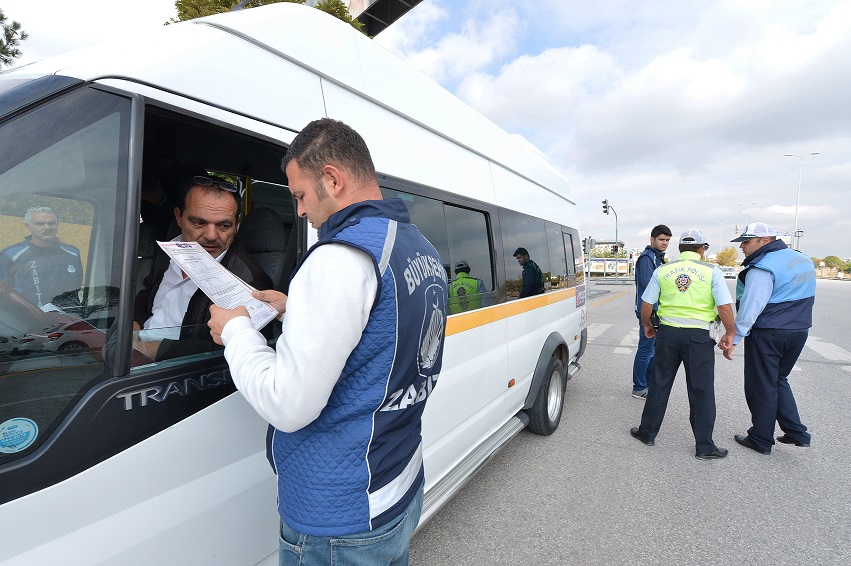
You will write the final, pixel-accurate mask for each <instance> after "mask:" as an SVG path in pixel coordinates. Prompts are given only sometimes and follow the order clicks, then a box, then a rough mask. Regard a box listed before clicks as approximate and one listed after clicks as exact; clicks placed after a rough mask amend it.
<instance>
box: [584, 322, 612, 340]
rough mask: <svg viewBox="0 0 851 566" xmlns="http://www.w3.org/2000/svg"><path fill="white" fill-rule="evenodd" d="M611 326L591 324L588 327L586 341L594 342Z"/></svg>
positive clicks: (597, 323)
mask: <svg viewBox="0 0 851 566" xmlns="http://www.w3.org/2000/svg"><path fill="white" fill-rule="evenodd" d="M611 326H612V325H611V324H603V323H602V322H592V323H591V324H589V325H588V341H589V342H590V341H591V340H594V339H595V338H597V337H598V336H599V335H600V334H602V333H603V332H605V331H606V330H608V329H609V328H611Z"/></svg>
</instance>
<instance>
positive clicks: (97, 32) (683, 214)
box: [2, 0, 851, 259]
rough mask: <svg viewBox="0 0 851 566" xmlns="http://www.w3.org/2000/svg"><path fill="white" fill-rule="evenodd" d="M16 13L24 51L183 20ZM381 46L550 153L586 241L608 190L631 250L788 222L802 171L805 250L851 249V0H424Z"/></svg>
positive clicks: (603, 230)
mask: <svg viewBox="0 0 851 566" xmlns="http://www.w3.org/2000/svg"><path fill="white" fill-rule="evenodd" d="M2 8H3V10H4V12H5V14H6V16H7V17H8V18H9V19H12V20H17V21H19V22H20V23H21V24H22V26H23V28H24V30H26V31H27V32H28V33H29V34H30V39H28V40H27V41H26V42H24V43H23V44H22V50H23V51H24V58H23V59H21V63H25V62H27V61H32V60H36V59H40V58H43V57H46V56H50V55H53V54H56V53H59V52H62V51H66V50H68V49H72V48H75V47H80V46H83V45H87V44H89V43H93V42H96V41H98V40H100V39H103V38H106V37H108V36H110V35H115V34H119V33H121V32H122V30H123V29H124V28H125V27H127V26H133V27H145V26H156V25H161V24H162V23H163V22H165V21H166V20H168V19H169V18H170V17H172V16H173V15H174V14H175V10H174V2H173V0H145V1H144V2H142V1H139V0H134V1H132V2H131V1H129V0H89V1H87V2H84V3H82V4H80V3H70V2H66V1H64V0H61V1H60V0H42V1H39V2H34V1H32V0H3V2H2ZM116 22H122V24H121V25H117V24H116ZM376 41H377V42H379V43H380V44H382V45H383V46H385V47H386V48H387V49H388V50H390V51H392V52H394V53H396V54H397V55H398V56H400V57H401V58H403V59H405V60H406V61H407V62H408V63H409V64H411V65H412V66H414V67H415V68H417V69H418V70H420V71H421V72H422V73H424V74H425V75H427V76H429V77H431V78H432V79H433V80H435V81H436V82H438V83H439V84H441V85H442V86H443V87H445V88H446V89H447V90H449V91H450V92H452V93H454V94H455V95H456V96H458V97H459V98H461V99H462V100H464V101H465V102H466V103H467V104H469V105H470V106H472V107H473V108H475V109H476V110H478V111H479V112H481V113H482V114H484V115H485V116H486V117H488V118H489V119H490V120H492V121H493V122H495V123H496V124H498V125H499V126H501V127H502V128H503V129H505V130H507V131H509V132H512V133H518V134H522V135H523V136H525V137H526V138H527V139H528V140H529V141H531V142H532V143H534V144H535V145H536V146H538V147H539V148H540V149H541V150H543V151H544V152H545V153H546V154H547V155H548V156H549V157H550V158H551V159H552V160H553V161H554V162H555V163H556V164H557V165H558V167H559V168H560V169H561V170H562V172H563V173H564V174H565V175H566V176H567V177H568V179H569V180H570V183H571V187H572V192H573V195H572V196H573V198H574V200H575V201H576V202H577V211H578V213H579V215H578V217H579V220H578V224H579V226H578V227H579V229H580V230H581V231H582V233H583V235H585V236H592V237H594V238H596V239H597V240H611V239H614V235H615V218H614V215H609V216H606V215H604V214H603V212H602V206H601V201H602V199H604V198H605V199H608V201H609V203H610V204H611V205H612V206H613V207H614V208H615V210H616V211H617V214H618V236H619V238H620V239H621V240H622V241H624V242H625V243H626V245H627V246H630V247H644V245H646V244H647V243H648V241H649V233H650V229H651V228H652V227H653V226H654V225H656V224H659V223H663V224H667V225H668V226H670V227H671V229H672V230H673V231H674V233H675V234H678V233H679V232H681V231H684V230H687V229H689V228H695V227H696V228H700V229H702V230H703V231H704V232H705V233H706V234H707V236H708V239H709V241H710V244H712V247H711V248H710V252H711V251H713V250H718V246H717V243H718V242H719V240H720V239H721V237H722V235H723V238H724V240H725V241H728V240H730V239H732V237H733V231H734V228H735V226H736V225H738V227H739V228H740V229H741V228H742V227H743V226H744V224H745V223H746V222H748V221H750V222H753V221H764V222H768V223H770V224H772V225H773V226H774V227H775V228H778V229H786V230H788V231H790V232H791V230H792V229H793V227H794V219H795V209H796V206H795V204H796V196H797V189H798V179H799V173H802V174H801V190H800V200H799V205H798V208H797V210H798V227H799V229H802V230H803V231H804V235H803V237H802V238H801V250H802V251H804V252H805V253H808V254H809V255H813V256H816V257H824V256H827V255H837V256H839V257H843V258H845V257H849V256H851V244H849V241H851V238H849V237H848V236H847V234H849V233H851V57H849V56H848V53H851V0H844V1H837V0H833V1H828V0H824V1H821V0H806V1H803V0H797V1H782V0H777V1H769V0H748V1H747V2H741V1H739V0H717V1H711V0H710V1H707V0H701V1H693V0H682V1H678V2H671V1H670V0H646V1H643V2H636V1H628V0H601V1H599V2H587V1H580V0H536V1H535V2H523V1H517V0H423V1H422V2H421V3H420V4H419V5H417V7H416V8H414V9H413V10H412V11H411V12H410V13H409V14H408V15H406V16H405V17H403V18H402V19H400V20H399V21H397V22H396V23H395V24H394V25H393V26H391V27H390V28H389V29H387V30H386V31H384V32H382V33H381V34H380V35H379V36H377V38H376ZM843 53H844V54H845V55H843ZM812 152H820V154H819V155H810V153H812ZM787 153H791V154H796V155H806V157H804V158H803V160H802V159H799V158H797V157H784V154H787ZM802 164H803V169H801V165H802ZM727 245H733V244H727ZM674 255H675V254H674ZM740 259H741V257H740Z"/></svg>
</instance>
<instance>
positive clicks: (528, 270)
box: [509, 248, 544, 299]
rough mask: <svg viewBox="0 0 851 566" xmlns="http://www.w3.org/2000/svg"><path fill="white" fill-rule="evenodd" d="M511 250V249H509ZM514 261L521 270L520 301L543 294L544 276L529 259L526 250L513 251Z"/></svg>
mask: <svg viewBox="0 0 851 566" xmlns="http://www.w3.org/2000/svg"><path fill="white" fill-rule="evenodd" d="M509 249H511V248H509ZM514 259H516V260H517V263H519V264H520V266H521V267H522V268H523V286H522V287H521V288H520V297H518V298H520V299H522V298H523V297H531V296H533V295H540V294H541V293H543V292H544V275H543V274H542V273H541V268H540V267H538V264H537V263H535V262H534V261H532V259H531V258H530V257H529V252H528V251H527V250H526V248H517V249H516V250H514Z"/></svg>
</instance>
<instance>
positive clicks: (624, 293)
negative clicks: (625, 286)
mask: <svg viewBox="0 0 851 566" xmlns="http://www.w3.org/2000/svg"><path fill="white" fill-rule="evenodd" d="M629 294H634V291H624V292H623V293H618V294H617V295H612V296H611V297H609V298H607V299H600V300H599V301H594V303H593V304H592V305H590V306H589V307H588V308H589V309H593V308H596V307H599V306H600V305H605V304H606V303H608V302H609V301H614V300H615V299H617V298H620V297H623V296H624V295H629Z"/></svg>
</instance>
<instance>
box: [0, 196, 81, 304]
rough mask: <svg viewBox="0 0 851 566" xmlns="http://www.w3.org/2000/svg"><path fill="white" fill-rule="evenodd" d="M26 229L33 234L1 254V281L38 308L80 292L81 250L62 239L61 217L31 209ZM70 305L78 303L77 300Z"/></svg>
mask: <svg viewBox="0 0 851 566" xmlns="http://www.w3.org/2000/svg"><path fill="white" fill-rule="evenodd" d="M24 226H26V228H27V230H29V232H30V235H29V236H27V237H25V238H24V240H23V241H22V242H19V243H17V244H13V245H11V246H9V247H8V248H6V249H4V250H3V251H2V252H0V278H2V279H3V281H4V282H5V283H6V284H7V285H9V286H10V287H12V288H14V289H15V290H16V291H17V292H19V293H20V294H22V295H23V296H25V297H26V298H27V299H28V300H29V301H30V302H32V303H33V304H34V305H36V306H38V307H44V306H46V305H48V304H50V303H52V302H53V300H54V299H56V298H57V297H58V296H59V295H62V294H64V293H68V292H69V291H77V290H78V289H79V288H80V286H81V285H82V284H83V265H82V263H81V262H80V250H78V249H77V248H75V247H74V246H72V245H70V244H65V243H62V242H61V241H60V240H59V236H58V230H59V218H58V217H57V216H56V213H55V212H53V209H51V208H50V207H48V206H33V207H30V208H29V209H27V211H26V213H25V214H24ZM64 302H65V301H63V303H64ZM71 302H73V303H75V304H76V303H77V298H76V297H72V298H71Z"/></svg>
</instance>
